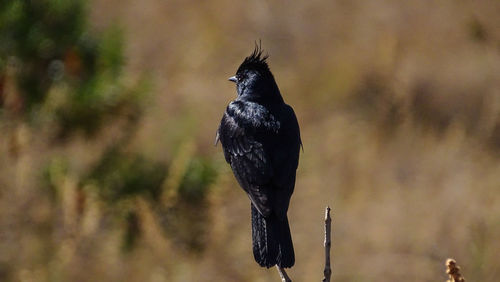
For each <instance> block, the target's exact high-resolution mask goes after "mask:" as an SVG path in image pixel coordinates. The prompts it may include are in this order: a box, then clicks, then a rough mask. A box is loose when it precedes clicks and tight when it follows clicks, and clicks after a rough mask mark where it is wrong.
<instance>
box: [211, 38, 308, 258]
mask: <svg viewBox="0 0 500 282" xmlns="http://www.w3.org/2000/svg"><path fill="white" fill-rule="evenodd" d="M266 58H267V56H262V50H261V49H260V47H258V48H256V49H255V51H254V52H253V53H252V54H251V55H250V56H249V57H247V58H246V59H245V60H244V61H243V63H242V64H241V66H240V67H239V68H238V71H237V75H236V77H237V82H236V86H237V92H238V97H237V98H236V99H235V100H234V101H232V102H231V103H230V104H229V105H228V106H227V108H226V111H225V113H224V115H223V117H222V120H221V124H220V126H219V129H218V131H217V139H216V141H218V140H220V142H221V144H222V148H223V151H224V156H225V159H226V161H227V162H228V163H229V164H230V165H231V168H232V170H233V173H234V175H235V177H236V179H237V180H238V182H239V184H240V186H241V187H242V188H243V190H244V191H245V192H246V193H247V195H248V197H249V198H250V200H251V202H252V205H251V206H252V238H253V240H252V241H253V251H254V257H255V260H256V261H257V262H258V263H259V264H260V265H261V266H266V267H271V266H273V265H275V264H278V265H280V266H281V267H291V266H292V265H293V264H294V261H295V256H294V251H293V244H292V240H291V234H290V229H289V226H288V219H287V216H286V213H287V211H288V206H289V203H290V197H291V195H292V193H293V190H294V186H295V175H296V169H297V166H298V161H299V151H300V146H301V140H300V131H299V125H298V122H297V118H296V116H295V113H294V111H293V109H292V108H291V107H290V106H288V105H287V104H285V102H284V101H283V98H282V96H281V93H280V91H279V89H278V86H277V84H276V82H275V80H274V77H273V75H272V73H271V71H270V70H269V67H268V65H267V62H266Z"/></svg>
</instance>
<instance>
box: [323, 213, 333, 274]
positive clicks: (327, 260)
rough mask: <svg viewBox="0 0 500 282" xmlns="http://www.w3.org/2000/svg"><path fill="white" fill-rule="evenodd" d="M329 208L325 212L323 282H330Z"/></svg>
mask: <svg viewBox="0 0 500 282" xmlns="http://www.w3.org/2000/svg"><path fill="white" fill-rule="evenodd" d="M330 210H331V209H330V207H329V206H327V207H326V210H325V242H324V245H325V270H324V271H323V275H324V278H323V282H330V278H331V276H332V267H331V266H330V248H331V246H332V241H331V237H332V218H331V217H330Z"/></svg>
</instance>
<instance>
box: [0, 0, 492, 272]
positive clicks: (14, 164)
mask: <svg viewBox="0 0 500 282" xmlns="http://www.w3.org/2000/svg"><path fill="white" fill-rule="evenodd" d="M89 9H90V19H91V20H90V23H91V25H92V27H93V28H94V29H95V30H96V31H99V30H104V29H106V28H108V27H110V26H118V27H119V28H120V29H121V30H122V31H123V34H124V38H125V40H124V46H123V47H124V50H125V59H126V68H125V74H126V76H127V77H132V78H133V77H138V76H140V75H141V74H147V75H148V76H149V77H150V80H151V84H152V87H151V91H150V92H151V95H150V97H149V100H148V102H147V103H146V108H145V114H144V117H143V118H142V119H141V120H140V121H139V130H138V132H137V133H136V134H135V136H134V137H133V142H132V144H131V145H130V147H131V148H133V150H135V151H140V153H141V154H142V155H144V156H146V157H147V158H150V159H154V160H159V161H168V162H170V163H171V167H172V170H171V171H172V172H170V173H169V176H168V177H169V178H167V180H165V181H166V184H164V185H167V186H168V185H174V184H175V183H174V182H175V181H179V180H178V178H179V177H178V175H179V174H182V173H183V172H182V170H183V169H186V168H185V162H186V159H188V158H191V157H193V156H199V157H203V158H206V159H209V160H211V161H212V162H214V163H215V164H216V167H217V175H218V176H217V178H216V179H215V181H214V182H213V183H212V184H211V185H210V188H209V191H208V195H207V197H208V201H207V202H206V203H205V204H203V205H201V206H199V207H198V208H196V206H195V207H194V208H193V207H191V208H190V213H191V215H190V216H188V217H185V218H183V217H182V218H179V219H177V223H176V224H177V225H175V226H173V227H172V228H173V229H175V230H177V228H179V230H187V231H182V232H186V233H182V232H181V233H180V235H179V234H177V235H176V236H177V237H176V236H169V233H168V232H167V233H165V232H163V231H162V228H161V227H160V225H161V222H159V221H161V219H159V218H158V216H156V213H155V212H154V210H153V208H152V207H151V205H150V204H149V203H148V201H146V200H143V199H142V198H140V197H137V198H131V199H129V200H127V201H128V205H129V206H133V207H134V211H135V213H134V220H133V222H135V224H134V225H133V226H135V227H134V228H137V229H139V230H140V234H141V235H140V236H139V237H138V239H137V242H135V247H133V249H132V250H129V251H127V252H124V251H123V250H122V246H121V245H122V238H123V233H124V229H126V228H129V227H124V225H123V224H120V223H118V224H117V223H116V222H114V221H113V220H112V219H110V218H108V216H109V215H108V214H107V212H106V211H107V207H106V205H105V204H104V202H102V201H101V200H99V199H97V198H95V197H94V196H92V195H93V194H92V193H88V194H87V195H86V196H85V197H86V198H85V199H86V200H85V204H84V205H81V203H80V202H79V196H78V195H79V193H81V191H82V190H81V189H80V188H81V187H80V181H79V173H80V172H81V171H84V170H85V167H86V165H87V164H89V163H91V162H93V161H95V157H94V154H96V152H101V151H102V150H104V149H103V148H104V147H105V145H106V144H108V143H109V142H110V140H112V139H113V132H114V131H113V130H114V127H115V125H113V124H111V125H108V126H107V127H106V128H105V129H104V130H103V132H102V133H101V134H100V135H99V137H98V139H97V141H93V142H89V141H86V139H85V138H83V137H72V138H73V139H71V140H70V141H69V142H67V143H64V145H60V146H51V147H50V150H49V149H47V148H48V147H49V146H48V145H47V143H46V142H48V141H43V140H46V139H43V138H41V137H40V135H43V133H39V132H37V131H35V130H34V129H32V128H31V127H29V126H25V125H20V126H18V127H16V128H15V129H13V130H9V131H4V133H0V280H2V279H5V280H6V281H279V280H278V279H279V277H278V274H277V273H276V271H275V269H269V270H266V269H262V268H260V267H259V266H258V265H257V264H256V263H255V262H254V260H253V256H252V252H251V229H250V206H249V205H250V204H249V201H248V198H247V197H246V196H245V194H244V193H243V192H242V190H241V189H240V188H239V187H238V185H237V182H236V181H235V179H234V177H233V175H232V173H231V171H230V168H229V166H228V165H226V164H225V162H224V160H223V154H222V149H221V148H220V145H219V146H217V147H214V146H213V143H214V138H215V130H216V129H217V126H218V124H219V121H220V118H221V116H222V113H223V111H224V109H225V107H226V105H227V104H228V103H229V101H230V100H232V99H233V98H234V97H235V95H236V94H235V88H234V85H233V84H231V83H230V82H228V81H227V78H228V77H229V76H232V75H233V74H234V72H235V71H236V69H237V67H238V66H239V64H240V63H241V61H242V60H243V58H244V57H245V56H247V55H249V54H250V53H251V51H252V50H253V47H254V41H255V40H257V41H258V40H259V39H260V40H262V47H263V48H264V49H265V50H266V51H267V53H268V54H269V55H270V57H269V60H268V61H269V64H270V67H271V70H272V71H273V73H274V76H275V78H276V80H277V82H278V85H279V86H280V89H281V92H282V94H283V95H284V98H285V100H286V102H287V103H288V104H290V105H292V106H293V107H294V109H295V112H296V114H297V116H298V119H299V123H300V126H301V134H302V141H303V144H304V151H303V153H301V159H300V164H299V169H298V175H297V183H296V188H295V193H294V196H293V197H292V201H291V205H290V209H289V220H290V225H291V230H292V236H293V240H294V245H295V252H296V264H295V266H294V267H293V268H292V269H291V270H289V271H288V274H289V275H290V276H291V278H292V279H293V280H294V281H315V280H316V281H319V280H320V279H321V278H322V271H323V260H324V257H323V256H324V250H323V215H324V207H325V206H326V205H330V206H331V207H332V212H333V241H332V243H333V245H332V254H333V280H334V281H398V280H405V281H440V280H441V281H444V280H445V279H446V276H445V274H444V261H445V260H446V258H448V257H453V258H455V259H456V260H457V261H458V262H459V264H460V265H461V266H462V272H463V274H464V276H465V278H466V279H467V280H470V281H498V280H499V277H500V264H499V261H500V252H499V250H500V240H499V238H500V16H499V15H500V2H498V1H495V0H484V1H438V2H436V1H418V0H411V1H382V0H379V1H343V0H341V1H315V0H313V1H304V2H302V3H295V2H289V1H248V2H235V1H222V0H217V1H201V2H200V1H160V0H147V1H132V0H120V1H118V0H93V1H91V3H90V5H89ZM5 123H6V122H3V124H5ZM2 127H4V126H3V125H2ZM9 140H15V142H14V143H15V145H12V142H11V141H9ZM40 140H42V141H40ZM12 146H15V147H16V148H15V150H16V154H15V156H12V154H9V153H7V152H9V151H12V150H13V149H12ZM18 147H19V148H18ZM54 154H55V155H62V156H67V155H70V156H72V158H71V161H70V163H69V164H68V166H69V167H70V170H72V171H73V173H70V174H68V175H65V176H63V177H60V178H56V182H57V183H56V185H55V186H57V187H59V188H58V189H59V190H58V191H59V192H57V193H58V195H59V196H58V197H59V198H58V199H59V200H57V201H54V200H52V199H51V198H50V197H49V196H47V195H46V194H47V193H48V192H47V191H46V190H44V189H42V188H40V185H38V184H37V183H38V181H39V178H40V175H39V170H40V169H41V167H42V166H43V164H44V163H45V162H46V161H47V160H48V159H49V157H50V156H51V155H54ZM179 171H181V172H179ZM176 175H177V176H176ZM176 177H177V178H176ZM171 179H173V180H171ZM85 189H87V188H84V189H83V191H86V190H85ZM169 196H172V195H167V196H165V197H169ZM172 197H175V195H173V196H172ZM130 203H132V204H130ZM124 205H125V204H124ZM127 207H128V206H127ZM198 221H206V222H207V223H206V224H205V227H204V228H206V232H203V233H200V236H202V237H203V238H201V239H200V240H201V242H202V245H200V246H199V248H196V250H195V251H193V250H191V249H190V248H188V247H186V246H185V245H184V244H181V243H178V240H181V239H182V237H183V236H191V237H193V236H194V237H196V236H197V234H196V229H189V228H188V229H185V228H181V227H179V226H189V225H191V224H199V222H198ZM174 222H175V221H174ZM179 238H181V239H179Z"/></svg>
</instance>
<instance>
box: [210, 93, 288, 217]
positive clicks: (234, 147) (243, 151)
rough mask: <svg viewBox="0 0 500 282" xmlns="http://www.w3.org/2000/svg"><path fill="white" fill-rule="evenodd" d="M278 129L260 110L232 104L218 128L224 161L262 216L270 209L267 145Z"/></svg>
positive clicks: (270, 179) (272, 118)
mask: <svg viewBox="0 0 500 282" xmlns="http://www.w3.org/2000/svg"><path fill="white" fill-rule="evenodd" d="M278 127H279V123H278V122H277V121H275V120H274V117H272V115H270V114H269V112H268V111H267V110H265V108H263V107H262V106H259V105H257V104H254V103H249V102H241V101H235V102H232V103H231V104H229V106H228V108H227V110H226V113H225V114H224V117H223V118H222V121H221V125H220V128H219V139H220V141H221V143H222V147H223V150H224V156H225V158H226V161H227V162H228V163H229V164H230V165H231V168H232V169H233V172H234V175H235V176H236V179H237V180H238V182H239V183H240V185H241V187H242V188H243V189H244V190H245V191H246V192H247V194H248V196H249V197H250V200H251V201H252V203H253V204H254V205H255V207H256V208H257V209H258V210H259V212H260V213H261V214H262V215H264V216H267V215H268V214H269V213H270V212H271V209H272V203H271V199H270V198H271V191H270V185H271V182H272V177H273V166H272V164H271V158H270V156H269V152H267V144H266V143H268V142H266V141H267V139H269V138H272V134H276V132H277V130H278Z"/></svg>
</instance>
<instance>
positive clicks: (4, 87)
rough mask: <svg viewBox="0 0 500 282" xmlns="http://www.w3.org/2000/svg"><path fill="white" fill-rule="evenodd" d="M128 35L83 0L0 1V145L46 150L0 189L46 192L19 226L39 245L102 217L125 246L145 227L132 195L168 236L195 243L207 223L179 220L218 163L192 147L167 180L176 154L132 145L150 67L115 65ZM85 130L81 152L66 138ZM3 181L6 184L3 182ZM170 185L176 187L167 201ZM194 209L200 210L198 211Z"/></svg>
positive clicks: (3, 271) (13, 159)
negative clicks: (98, 23)
mask: <svg viewBox="0 0 500 282" xmlns="http://www.w3.org/2000/svg"><path fill="white" fill-rule="evenodd" d="M124 44H125V40H124V38H123V32H122V31H120V29H119V28H117V27H116V26H114V27H111V28H107V29H106V30H104V31H100V32H97V31H94V30H92V28H91V27H90V26H89V20H88V7H87V2H86V1H83V0H78V1H59V0H42V1H23V0H13V1H2V2H1V3H0V78H1V79H0V81H1V83H0V128H2V129H3V132H2V135H1V136H2V139H3V140H2V141H5V142H7V143H8V144H9V145H8V146H7V147H8V148H7V151H3V152H2V153H3V154H4V155H3V156H2V160H3V161H2V167H4V168H5V167H6V166H8V165H9V163H12V164H15V163H17V162H20V159H21V158H22V157H23V155H24V153H25V152H26V151H30V150H31V149H32V148H30V147H31V146H34V147H36V146H39V147H38V148H37V149H36V150H42V151H45V152H47V154H44V155H43V156H39V158H38V159H37V160H36V161H35V162H34V163H32V166H33V168H34V169H35V170H36V171H40V172H36V173H34V178H32V179H31V180H30V183H29V184H27V186H26V187H24V186H23V185H20V186H18V187H16V184H15V183H13V182H11V183H9V182H8V181H7V180H6V179H3V178H2V179H1V180H0V186H2V187H3V188H2V189H3V192H2V193H1V196H2V197H3V196H5V193H8V191H11V190H10V189H14V190H16V189H17V190H18V191H21V192H19V193H21V194H22V195H26V194H24V193H29V194H31V196H29V197H27V198H24V199H22V201H21V202H24V201H31V199H32V200H33V201H37V202H39V203H43V202H44V201H45V200H48V201H49V202H50V208H49V210H48V211H47V214H44V215H42V218H41V219H40V220H39V222H36V223H35V224H34V226H32V227H26V228H27V229H31V228H33V230H34V231H33V232H34V233H35V234H36V236H37V237H36V238H34V239H33V240H34V241H33V242H36V243H35V244H37V245H40V246H41V248H54V245H53V244H54V243H56V245H57V241H60V240H62V241H65V240H73V239H75V236H77V237H79V238H83V237H85V236H84V235H83V234H80V235H76V233H75V232H77V231H75V230H80V231H79V232H85V231H82V230H87V231H86V232H98V229H99V228H101V227H99V226H105V227H102V228H104V229H105V230H114V229H116V228H117V229H116V230H121V232H123V235H122V239H121V242H122V243H121V245H122V248H121V249H122V250H123V251H126V252H127V253H129V252H132V251H133V250H134V247H135V246H136V245H137V242H138V238H140V237H141V234H142V233H143V231H142V229H143V228H144V223H143V222H142V221H143V216H142V217H141V212H140V211H139V210H138V204H137V203H138V201H143V202H141V203H142V204H143V205H146V206H147V207H148V209H149V210H150V211H152V214H151V216H153V217H154V218H158V222H160V220H159V219H160V218H162V219H167V220H162V221H161V225H162V226H163V227H164V228H163V229H162V230H163V231H161V232H160V234H161V236H164V237H166V238H168V237H170V238H175V240H177V241H179V243H181V244H185V245H186V246H187V247H188V248H189V250H195V249H196V250H201V249H202V248H203V245H204V241H203V237H204V235H203V234H204V232H206V228H205V227H206V224H196V223H193V224H192V225H182V224H179V223H178V221H179V218H182V217H183V216H185V214H187V212H186V211H188V210H189V209H193V208H198V207H199V206H200V205H201V206H203V205H205V206H206V205H207V203H206V201H207V200H206V198H207V195H208V193H209V186H210V185H211V183H213V182H214V180H215V177H216V175H217V173H216V169H215V165H214V163H213V161H211V160H210V159H207V158H202V157H199V156H194V155H192V154H191V155H188V156H187V158H188V159H189V162H188V163H187V164H186V166H187V167H185V168H183V167H180V169H181V174H180V175H179V176H178V177H180V181H179V182H178V183H174V185H166V184H165V183H167V182H168V180H167V178H168V177H169V172H170V167H171V165H170V162H171V161H172V160H170V159H168V158H163V159H157V158H156V159H154V158H152V157H148V156H146V154H144V152H142V151H141V148H140V147H134V146H133V143H134V141H135V140H136V135H137V132H138V130H139V129H140V121H141V119H142V116H143V110H144V107H145V105H147V104H148V101H149V99H150V97H151V95H150V92H151V89H152V88H151V86H150V83H149V78H147V77H146V76H143V75H140V74H139V75H138V78H137V79H133V78H130V77H127V76H126V75H125V74H124V73H123V68H124V64H125V57H124ZM32 140H35V141H33V142H32ZM184 141H185V140H184ZM81 142H83V143H84V144H86V145H87V146H86V145H83V150H84V152H83V155H87V156H83V157H82V154H78V153H76V154H74V153H72V152H71V150H70V149H68V148H72V147H78V146H79V145H75V144H79V143H81ZM28 143H30V144H31V145H27V144H28ZM4 144H6V143H4ZM29 154H32V153H29ZM175 154H176V153H175V152H173V155H175ZM85 157H88V159H87V160H86V161H82V158H85ZM174 161H175V160H174ZM177 169H179V166H177ZM5 187H10V188H8V189H9V190H7V192H6V190H4V189H5ZM14 190H12V191H14ZM170 190H175V191H174V192H173V193H174V194H175V193H178V194H179V197H174V198H169V199H168V201H163V200H162V198H165V196H164V195H165V194H169V193H172V192H171V191H170ZM177 191H178V192H177ZM21 194H19V195H21ZM22 197H24V196H22ZM3 200H5V198H3ZM3 204H5V202H3ZM42 206H43V204H42ZM97 207H100V208H99V209H98V210H101V212H97V210H96V209H97ZM38 208H39V207H38ZM42 210H43V208H42ZM89 211H90V214H89ZM61 213H62V218H61V217H60V216H59V214H61ZM42 214H43V212H42ZM186 216H189V215H186ZM2 217H3V216H2ZM200 218H201V219H206V220H208V217H207V215H206V214H205V215H203V216H202V217H200ZM192 219H193V220H194V219H195V218H192ZM85 222H87V223H85ZM89 222H93V223H89ZM3 224H5V222H1V223H0V225H2V227H1V228H2V229H3V228H4V226H5V225H3ZM89 224H90V225H89ZM171 225H176V226H177V227H178V228H175V229H174V228H170V226H171ZM77 226H78V227H77ZM89 226H93V227H89ZM106 226H107V227H106ZM75 228H77V229H75ZM86 228H87V229H86ZM96 228H97V229H96ZM41 230H43V232H42V231H41ZM89 230H93V231H89ZM14 231H15V230H14ZM42 234H43V236H42ZM183 234H192V235H190V236H187V237H186V236H184V235H183ZM27 236H28V235H27ZM87 237H88V236H87ZM2 240H3V239H2ZM12 240H15V239H12ZM82 240H84V239H82ZM87 240H88V238H87ZM92 240H94V239H92ZM95 240H100V238H95ZM172 240H174V239H172ZM26 242H31V241H30V240H29V239H26V238H24V239H23V238H18V240H15V244H21V245H22V244H25V243H26ZM8 243H9V242H7V244H8ZM15 244H14V245H15ZM63 245H64V243H63ZM61 248H64V247H61ZM0 249H1V250H2V251H1V253H2V255H1V257H2V258H1V260H0V280H1V281H18V279H19V277H18V276H17V275H18V273H19V271H22V265H16V264H15V263H12V264H11V263H9V262H8V261H9V259H12V257H15V256H16V254H15V250H13V249H10V248H7V247H3V246H2V247H0ZM26 251H27V255H28V256H31V258H28V259H30V260H32V261H36V262H37V263H40V264H42V265H46V266H47V269H50V268H51V266H50V265H51V263H52V262H51V261H53V260H60V259H61V258H60V257H59V254H58V250H57V248H56V249H55V250H53V251H48V252H40V253H32V252H33V251H35V250H26ZM62 259H63V260H64V258H62ZM54 271H56V273H55V274H54V273H52V274H51V273H47V274H45V275H42V276H43V277H44V278H43V277H38V278H37V280H38V281H42V280H47V281H49V280H51V281H61V279H62V280H64V281H68V280H71V279H70V276H68V275H69V274H68V272H58V271H57V270H54ZM49 272H52V271H49ZM53 275H55V276H53ZM16 277H18V278H16ZM50 277H52V278H50ZM54 277H59V278H57V279H56V280H53V278H54ZM39 279H41V280H39ZM21 280H22V279H21Z"/></svg>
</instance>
